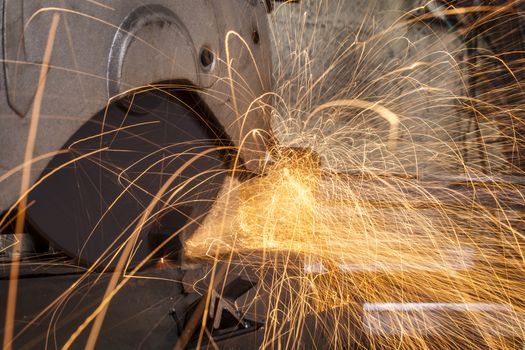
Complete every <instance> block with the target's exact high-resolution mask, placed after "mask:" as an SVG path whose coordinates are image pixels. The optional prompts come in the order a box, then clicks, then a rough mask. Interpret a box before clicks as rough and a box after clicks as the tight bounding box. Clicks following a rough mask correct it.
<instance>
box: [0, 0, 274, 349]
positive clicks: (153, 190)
mask: <svg viewBox="0 0 525 350" xmlns="http://www.w3.org/2000/svg"><path fill="white" fill-rule="evenodd" d="M0 4H1V8H2V16H1V19H0V27H1V32H2V38H1V40H2V44H1V47H2V70H1V73H0V118H1V124H0V125H1V128H0V139H1V147H0V178H1V179H2V181H0V211H2V212H4V215H2V220H3V223H2V235H1V236H0V237H1V238H2V240H1V241H0V242H1V243H0V251H1V253H0V254H1V255H2V261H3V263H2V267H1V269H0V270H1V271H2V275H1V280H0V284H1V285H2V286H1V288H0V289H1V293H0V296H1V301H0V310H5V308H6V300H7V297H6V295H7V291H8V285H9V278H10V270H9V266H10V262H11V258H12V257H13V254H18V256H16V257H15V258H16V259H23V260H24V261H25V263H24V264H23V265H22V266H21V268H20V271H19V274H18V276H17V277H16V278H17V279H18V282H17V284H18V294H17V306H16V314H15V317H14V320H15V325H14V338H13V343H12V344H13V346H15V347H17V348H18V347H41V346H45V345H46V344H48V345H49V344H52V343H53V344H54V346H55V347H60V346H62V345H63V343H64V341H65V339H66V338H67V335H68V334H71V333H72V332H73V331H74V330H75V329H76V328H77V327H78V325H79V323H80V322H81V320H83V318H85V317H86V315H88V314H89V313H90V312H91V311H92V310H93V307H94V306H96V305H97V303H100V300H102V299H101V298H102V294H101V293H102V291H103V288H95V283H99V284H100V283H102V284H104V283H105V281H107V279H106V276H107V275H108V273H109V272H111V271H112V270H114V269H115V268H116V267H117V265H118V258H116V257H117V256H119V254H120V253H122V249H123V246H125V244H126V243H128V241H129V240H130V239H131V240H133V242H132V246H131V247H132V249H131V252H130V253H129V258H127V259H126V266H127V267H133V266H135V265H137V264H139V263H144V262H146V268H147V265H148V264H154V262H155V261H156V260H155V259H153V258H152V257H154V258H159V257H161V256H162V257H163V258H164V257H166V256H169V255H170V254H171V255H176V254H177V252H178V251H179V250H180V249H181V246H182V245H183V241H184V237H189V236H191V234H192V232H193V231H194V230H195V229H196V228H197V227H198V226H199V224H200V223H201V222H202V220H204V218H205V217H206V214H207V213H208V212H209V210H210V208H211V207H212V206H213V204H214V202H215V200H216V197H217V195H218V193H219V191H220V190H221V188H222V186H223V184H224V180H225V178H226V176H228V175H231V174H233V173H234V176H238V177H239V178H241V179H242V178H245V177H247V176H248V177H249V176H250V175H251V174H256V173H257V172H258V171H259V166H260V160H261V159H262V158H263V157H264V156H265V154H266V150H267V148H268V145H269V143H271V142H272V140H271V130H270V120H269V117H268V113H267V109H266V108H265V104H266V103H267V99H266V98H265V94H266V93H267V92H269V90H270V88H271V74H272V72H271V51H270V39H269V28H268V22H267V13H268V12H269V11H271V2H269V1H258V0H224V1H222V0H221V1H209V0H192V1H182V0H181V1H179V0H153V1H150V0H125V1H120V0H119V1H105V0H102V1H100V0H97V1H91V0H82V1H78V0H49V1H48V0H38V1H19V0H2V1H1V2H0ZM235 174H236V175H235ZM22 201H23V202H24V203H26V205H25V206H23V207H21V206H20V203H21V202H22ZM20 208H23V210H24V216H25V222H24V230H23V233H21V232H15V231H14V224H13V222H14V221H15V217H16V216H17V214H19V210H20ZM145 212H148V213H150V214H151V215H149V216H148V218H147V219H144V218H143V213H145ZM141 220H143V221H141ZM137 227H139V229H138V232H137ZM173 232H179V233H180V234H178V235H177V238H176V239H173V240H172V241H170V242H167V241H168V240H170V236H172V233H173ZM17 240H18V241H20V242H21V244H20V245H19V246H20V247H19V249H18V251H16V252H13V249H12V247H11V246H12V243H13V242H16V241H17ZM160 246H162V247H160ZM57 254H63V255H64V256H65V257H67V259H69V260H68V263H67V264H69V265H68V266H66V265H67V264H64V263H59V264H57V263H56V258H54V257H55V256H56V255H57ZM46 257H48V258H49V257H50V259H49V260H45V259H46ZM32 259H34V260H32ZM46 261H47V262H46ZM86 270H91V271H95V273H93V274H90V276H89V277H87V279H86V280H84V281H83V282H82V283H81V285H79V286H77V287H78V288H77V289H76V290H77V291H76V292H74V293H73V294H72V295H71V296H70V297H68V298H67V299H68V300H69V302H66V303H65V304H64V305H61V306H60V307H59V308H58V310H59V311H58V312H59V313H60V314H62V316H64V317H61V318H60V319H61V321H59V322H58V323H55V326H54V327H57V332H55V334H58V338H55V339H54V340H50V338H49V337H48V336H46V334H47V332H46V330H45V328H46V327H47V326H45V325H48V324H51V323H52V322H51V323H50V322H49V320H50V319H51V320H52V319H53V317H55V316H53V315H44V316H42V314H40V313H41V312H42V311H43V310H45V309H46V307H47V306H49V305H50V304H52V303H53V301H54V300H56V298H58V297H59V296H60V295H63V293H68V288H71V286H72V284H74V283H75V281H77V280H78V276H79V275H81V274H82V273H84V272H85V271H86ZM104 272H105V273H104ZM152 273H153V274H156V275H158V276H157V277H159V278H160V279H164V280H169V279H177V278H178V277H179V275H178V273H179V272H177V270H176V269H167V270H166V269H164V270H158V269H157V270H155V271H154V272H152ZM151 283H154V284H155V282H152V281H149V280H141V281H131V282H130V283H129V284H128V285H127V286H126V288H125V290H124V291H122V292H121V293H119V296H118V297H117V298H116V300H114V302H112V304H111V305H112V306H111V307H110V309H109V311H108V314H107V316H106V321H105V324H107V325H110V326H108V327H109V328H111V329H112V331H111V332H109V333H107V334H105V333H104V332H102V334H101V336H100V339H99V341H98V343H97V345H99V346H101V347H104V348H130V347H140V346H143V347H147V348H155V347H166V346H167V347H172V346H173V345H174V344H175V342H176V339H177V338H178V337H179V336H180V329H179V331H177V330H175V331H174V330H173V329H176V327H175V323H174V321H173V317H172V316H170V315H171V314H170V310H171V309H172V307H171V306H170V305H171V303H172V302H173V298H174V296H175V295H179V294H180V293H181V291H180V290H179V289H180V286H178V287H177V286H174V285H173V283H164V284H162V283H161V284H158V283H157V284H155V285H150V284H151ZM177 288H179V289H177ZM99 289H101V290H99ZM55 306H56V305H55ZM90 310H91V311H90ZM179 316H180V313H179ZM3 317H4V314H3V313H2V320H1V321H0V329H1V331H0V332H3V330H4V329H5V327H4V326H5V324H4V318H3ZM49 317H50V318H49ZM137 317H138V318H137ZM138 320H139V321H138ZM27 321H29V323H27ZM46 321H48V322H46ZM145 324H147V325H148V327H144V325H145ZM152 325H153V326H152ZM247 328H249V327H247ZM243 329H244V327H243ZM84 341H85V339H84V338H82V337H81V339H80V340H79V342H78V343H75V346H82V345H80V344H83V342H84Z"/></svg>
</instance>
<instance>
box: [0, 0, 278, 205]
mask: <svg viewBox="0 0 525 350" xmlns="http://www.w3.org/2000/svg"><path fill="white" fill-rule="evenodd" d="M2 5H3V16H2V23H1V28H2V52H3V59H4V64H3V69H2V71H1V75H2V77H1V78H0V80H1V90H2V92H1V97H0V118H1V124H2V128H1V130H0V133H1V135H0V138H1V140H2V141H1V144H0V145H1V147H0V149H1V150H0V174H5V173H6V172H8V171H10V170H12V169H14V168H15V167H17V166H18V165H20V164H22V163H23V156H24V151H25V146H26V142H25V141H26V140H27V137H28V136H27V135H28V128H29V119H30V118H29V117H30V115H31V111H32V106H33V101H34V97H35V91H36V89H37V86H38V79H39V75H40V73H41V72H42V69H43V67H42V62H43V56H44V51H45V49H46V43H47V38H48V33H49V28H50V24H51V19H52V17H53V16H54V15H57V14H58V16H59V23H58V28H57V31H56V38H55V40H54V44H53V47H52V48H51V49H52V53H51V58H50V61H49V67H48V68H46V70H47V82H46V84H45V87H44V94H43V100H42V107H41V112H40V118H39V125H38V133H37V138H36V140H35V151H34V155H33V157H35V158H36V157H39V156H41V155H44V154H46V153H49V152H53V151H57V150H59V149H62V148H63V146H64V145H65V144H66V142H67V141H68V139H70V137H71V136H72V135H73V134H74V133H75V132H76V131H77V130H79V129H80V128H81V126H82V125H84V124H85V123H86V122H87V121H88V120H90V119H91V118H92V117H93V116H94V115H96V114H97V113H98V112H100V111H103V110H104V109H105V108H106V106H107V105H108V104H110V103H112V102H113V101H115V100H118V99H122V97H123V95H126V94H128V95H129V94H130V92H133V91H135V92H136V91H139V90H142V89H144V88H147V87H148V86H150V87H151V86H152V85H155V84H158V83H165V85H164V86H170V87H179V88H181V89H184V90H196V91H198V96H199V98H200V99H201V100H202V103H203V104H204V105H206V106H207V109H208V110H210V111H211V112H212V114H213V116H214V118H215V119H216V122H217V123H218V126H219V127H220V128H222V129H223V130H224V132H225V134H226V135H227V136H228V137H229V138H230V139H231V141H233V143H234V144H235V145H236V146H238V147H240V154H241V158H242V159H243V161H245V162H246V164H247V166H248V167H250V166H251V168H252V170H256V169H255V167H256V164H258V162H256V161H254V160H255V159H256V158H257V157H258V156H259V155H260V154H262V153H264V149H265V143H266V141H267V139H268V137H269V136H268V135H269V133H270V130H269V118H268V116H267V113H266V111H265V110H264V108H263V106H264V98H263V99H260V100H259V98H261V97H262V96H263V95H264V94H265V93H266V92H268V91H269V89H270V86H271V70H270V68H271V55H270V45H269V35H268V24H267V17H266V16H267V15H266V7H265V5H264V4H262V3H259V2H258V3H256V4H252V3H250V2H249V1H245V0H227V1H206V0H196V1H172V0H169V1H168V0H157V1H147V2H145V1H139V0H127V1H112V2H104V3H102V2H88V1H80V2H79V1H74V0H70V1H43V0H42V1H14V0H5V1H3V2H2ZM230 78H231V79H230ZM123 101H124V102H122V101H121V104H124V105H126V99H123ZM124 107H125V106H124ZM254 130H258V132H256V133H255V134H256V136H252V134H253V131H254ZM49 161H50V157H46V158H44V159H42V160H40V161H38V162H36V163H35V164H34V165H33V167H32V174H31V179H32V181H31V182H32V183H34V181H35V180H36V179H37V178H38V177H39V176H40V175H41V173H42V171H43V169H44V168H45V166H46V164H47V163H48V162H49ZM250 164H251V165H250ZM19 189H20V172H17V173H15V174H13V175H11V176H9V177H8V178H7V179H5V180H4V181H2V182H1V183H0V207H1V208H2V209H6V208H7V207H8V206H9V205H11V204H12V203H13V202H14V201H15V200H16V199H17V198H18V197H19V195H20V193H19Z"/></svg>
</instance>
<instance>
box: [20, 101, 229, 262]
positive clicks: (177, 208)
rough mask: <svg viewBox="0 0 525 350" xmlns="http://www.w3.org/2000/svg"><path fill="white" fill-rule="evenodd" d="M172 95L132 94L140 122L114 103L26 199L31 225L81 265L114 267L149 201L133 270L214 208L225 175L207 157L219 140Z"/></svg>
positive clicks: (219, 161)
mask: <svg viewBox="0 0 525 350" xmlns="http://www.w3.org/2000/svg"><path fill="white" fill-rule="evenodd" d="M173 93H174V91H152V92H144V93H140V94H136V95H135V98H134V108H133V111H135V110H138V111H142V113H138V112H137V113H133V112H128V111H126V110H124V109H122V108H121V107H119V105H118V103H114V104H113V105H111V106H110V107H109V108H108V109H107V110H103V111H101V112H100V113H98V114H97V115H96V116H95V117H94V118H92V119H91V120H90V121H89V122H88V123H86V124H85V125H84V126H83V127H82V128H81V129H80V130H78V131H77V132H76V133H75V134H74V135H73V136H72V137H71V139H70V140H69V141H68V143H67V144H66V148H68V152H67V153H66V154H60V155H58V156H56V157H55V158H54V159H53V160H52V161H51V163H50V164H49V166H48V170H47V171H46V172H45V173H44V174H45V175H44V177H43V179H44V180H43V182H42V183H41V184H39V185H38V186H37V187H36V188H35V190H34V191H32V192H31V194H30V201H31V202H33V204H32V205H31V207H30V208H29V209H28V218H29V220H30V221H31V222H32V224H33V225H34V226H35V227H36V228H37V230H38V231H39V232H41V233H42V234H43V235H44V236H45V237H46V238H48V239H49V240H50V241H51V242H53V244H54V245H56V246H57V247H59V248H60V249H62V250H63V251H64V252H66V253H67V254H68V255H70V256H71V257H74V258H76V259H78V262H79V263H83V264H87V265H91V264H93V263H95V262H96V261H97V260H98V259H100V264H101V265H102V266H106V265H110V266H113V265H114V264H115V263H116V262H115V260H118V259H114V260H113V261H110V260H111V259H112V258H113V257H114V254H115V253H116V252H117V251H118V249H119V248H121V247H122V244H123V243H124V242H125V241H126V240H127V239H129V238H130V235H131V234H132V232H133V231H134V230H135V229H136V227H137V225H138V224H139V222H140V217H141V215H142V214H143V213H144V211H145V208H146V207H148V205H149V204H150V202H152V201H155V202H156V201H158V203H157V204H156V205H155V209H154V210H153V212H152V214H151V217H149V218H148V219H147V222H146V225H144V227H143V229H142V230H141V232H140V234H139V235H138V236H137V237H134V238H133V239H135V249H134V252H133V258H132V265H133V264H134V263H136V262H139V261H141V260H142V259H144V258H145V257H146V256H147V255H148V254H149V253H150V252H151V251H152V250H153V249H155V248H156V246H157V245H158V244H159V243H162V242H163V241H164V240H166V239H171V238H173V239H174V240H175V239H177V238H178V236H180V235H188V234H191V232H192V231H193V230H194V229H195V228H196V227H197V225H198V224H199V222H201V220H202V219H203V217H204V216H205V214H206V212H207V211H208V210H209V208H210V206H211V205H212V203H213V201H214V200H215V197H216V195H217V193H218V191H219V190H220V188H221V186H222V183H223V180H224V177H225V176H226V172H227V168H226V165H225V155H224V152H222V151H215V150H213V151H211V152H209V151H210V150H211V149H213V148H216V147H218V146H220V144H219V143H218V141H217V140H219V139H220V138H221V135H217V134H216V133H214V132H213V129H212V128H210V127H209V126H208V125H207V123H208V124H209V123H211V121H210V120H207V118H208V116H206V115H204V114H197V113H196V112H192V111H190V110H189V109H188V108H187V107H184V106H183V104H182V103H180V102H178V101H177V98H174V97H172V96H171V94H173ZM193 107H196V106H195V105H194V106H193ZM201 113H202V112H201ZM91 152H95V153H94V154H93V155H90V156H87V157H85V158H82V159H80V160H76V158H78V157H83V156H85V155H86V154H89V153H91ZM203 152H209V153H207V154H205V155H203V156H201V157H198V158H197V159H196V160H194V161H193V162H192V163H191V164H190V165H189V166H188V167H187V168H186V169H184V170H183V171H182V172H181V173H180V174H179V175H178V176H176V179H175V180H174V182H173V183H172V184H171V186H170V189H169V190H168V191H166V192H165V193H164V194H163V195H162V196H161V197H160V198H157V193H158V191H159V190H160V188H161V187H162V186H163V184H164V183H165V182H166V181H167V180H168V179H169V178H170V177H171V176H173V175H174V174H176V173H177V171H179V169H182V168H183V167H184V166H186V165H187V162H189V161H190V160H191V159H192V158H193V157H194V156H196V155H198V154H200V153H203ZM70 161H72V163H70V164H69V165H67V166H65V167H63V168H61V167H62V166H63V165H64V164H65V163H67V162H70ZM56 169H60V170H58V171H56ZM48 174H49V175H48ZM46 176H48V177H47V178H46ZM159 226H160V228H159ZM185 226H187V227H185ZM161 231H162V232H161ZM179 231H180V232H179ZM149 233H151V234H152V236H148V234H149ZM175 233H176V234H177V237H172V236H173V235H174V234H175ZM159 234H160V237H159Z"/></svg>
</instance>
